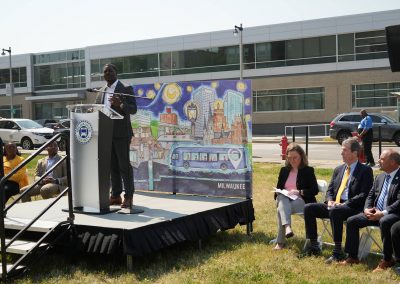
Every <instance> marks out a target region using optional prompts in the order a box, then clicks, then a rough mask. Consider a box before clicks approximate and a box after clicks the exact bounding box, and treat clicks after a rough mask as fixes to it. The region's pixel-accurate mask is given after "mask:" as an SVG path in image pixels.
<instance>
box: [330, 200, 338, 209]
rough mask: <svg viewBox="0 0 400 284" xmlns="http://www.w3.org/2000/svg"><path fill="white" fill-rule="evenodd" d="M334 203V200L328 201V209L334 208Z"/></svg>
mask: <svg viewBox="0 0 400 284" xmlns="http://www.w3.org/2000/svg"><path fill="white" fill-rule="evenodd" d="M335 204H336V201H335V200H329V201H328V208H332V207H335Z"/></svg>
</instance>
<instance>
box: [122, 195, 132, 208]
mask: <svg viewBox="0 0 400 284" xmlns="http://www.w3.org/2000/svg"><path fill="white" fill-rule="evenodd" d="M121 208H128V209H131V208H132V197H125V198H124V202H122V204H121Z"/></svg>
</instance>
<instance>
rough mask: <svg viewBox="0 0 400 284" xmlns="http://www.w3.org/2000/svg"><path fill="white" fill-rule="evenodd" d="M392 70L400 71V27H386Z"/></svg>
mask: <svg viewBox="0 0 400 284" xmlns="http://www.w3.org/2000/svg"><path fill="white" fill-rule="evenodd" d="M386 43H387V47H388V54H389V61H390V68H391V69H392V72H399V71H400V25H397V26H390V27H386Z"/></svg>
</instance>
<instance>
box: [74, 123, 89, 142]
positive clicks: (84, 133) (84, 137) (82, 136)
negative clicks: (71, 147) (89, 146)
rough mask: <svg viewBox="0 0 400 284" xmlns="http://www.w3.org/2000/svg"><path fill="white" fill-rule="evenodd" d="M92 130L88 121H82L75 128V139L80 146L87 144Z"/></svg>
mask: <svg viewBox="0 0 400 284" xmlns="http://www.w3.org/2000/svg"><path fill="white" fill-rule="evenodd" d="M92 132H93V128H92V125H91V124H90V123H89V121H86V120H82V121H80V122H79V123H78V124H77V125H76V126H75V138H76V141H78V142H79V143H81V144H86V143H89V141H90V139H91V138H92Z"/></svg>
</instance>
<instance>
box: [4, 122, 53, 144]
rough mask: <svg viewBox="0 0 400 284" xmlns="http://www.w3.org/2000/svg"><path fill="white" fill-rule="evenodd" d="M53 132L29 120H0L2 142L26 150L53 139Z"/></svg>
mask: <svg viewBox="0 0 400 284" xmlns="http://www.w3.org/2000/svg"><path fill="white" fill-rule="evenodd" d="M53 132H54V130H53V129H50V128H47V127H43V126H42V125H40V124H38V123H37V122H35V121H33V120H30V119H22V118H21V119H8V118H2V119H0V137H1V139H2V140H3V142H14V143H16V144H17V145H21V147H22V148H23V149H26V150H29V149H33V148H34V147H35V146H41V145H43V144H44V143H46V142H47V141H48V140H49V139H50V138H51V137H53Z"/></svg>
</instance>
